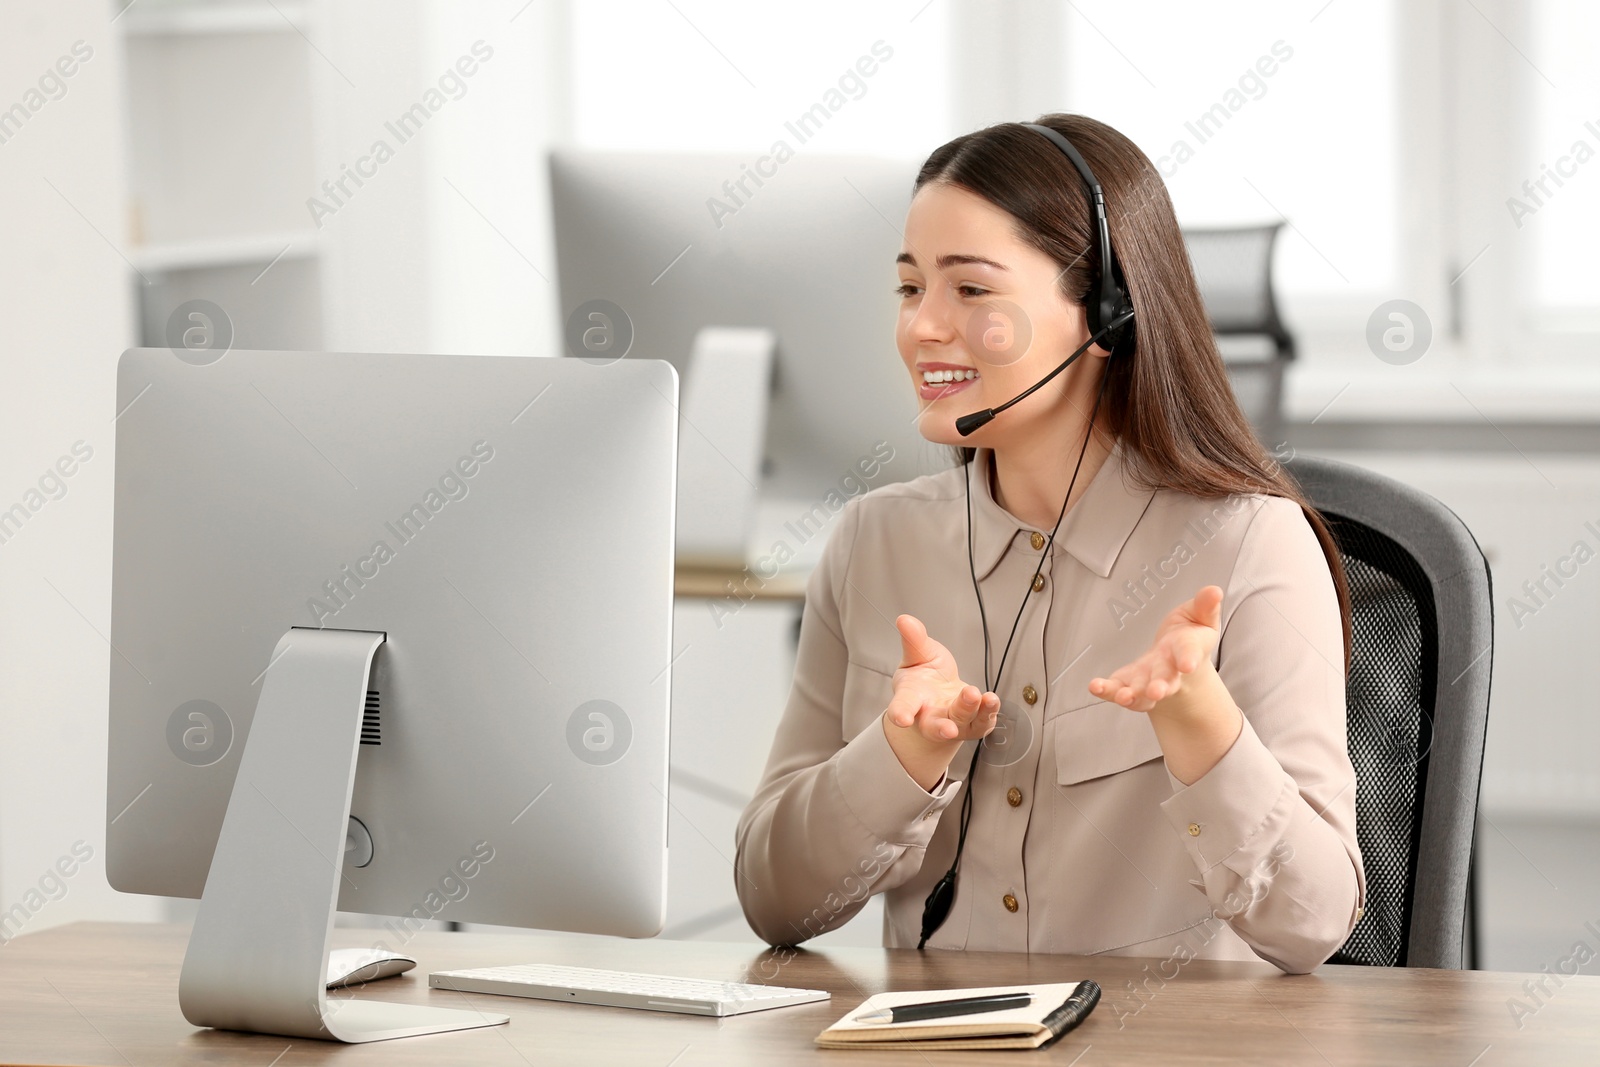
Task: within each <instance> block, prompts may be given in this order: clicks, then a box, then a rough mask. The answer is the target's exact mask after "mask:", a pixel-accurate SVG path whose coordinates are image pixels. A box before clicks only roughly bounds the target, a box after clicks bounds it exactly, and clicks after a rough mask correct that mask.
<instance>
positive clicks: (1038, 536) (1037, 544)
mask: <svg viewBox="0 0 1600 1067" xmlns="http://www.w3.org/2000/svg"><path fill="white" fill-rule="evenodd" d="M1028 543H1029V544H1030V545H1032V546H1033V550H1034V551H1035V552H1037V551H1038V550H1039V549H1041V548H1043V547H1044V534H1042V533H1040V532H1039V531H1038V530H1035V531H1033V534H1032V535H1031V536H1030V537H1029V538H1028ZM1012 910H1013V911H1015V910H1016V909H1015V908H1013V909H1012Z"/></svg>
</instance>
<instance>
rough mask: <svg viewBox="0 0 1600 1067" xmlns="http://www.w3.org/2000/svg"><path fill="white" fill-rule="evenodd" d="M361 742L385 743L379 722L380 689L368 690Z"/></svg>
mask: <svg viewBox="0 0 1600 1067" xmlns="http://www.w3.org/2000/svg"><path fill="white" fill-rule="evenodd" d="M361 743H362V744H363V745H381V744H383V732H382V730H381V729H380V727H379V723H378V691H377V690H376V689H368V690H367V706H366V708H365V709H364V710H363V711H362V712H361Z"/></svg>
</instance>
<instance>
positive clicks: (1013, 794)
mask: <svg viewBox="0 0 1600 1067" xmlns="http://www.w3.org/2000/svg"><path fill="white" fill-rule="evenodd" d="M1006 803H1007V804H1010V805H1011V806H1012V807H1013V808H1015V807H1018V806H1020V805H1021V804H1022V790H1020V789H1018V788H1017V787H1016V786H1012V787H1011V788H1010V789H1007V790H1006Z"/></svg>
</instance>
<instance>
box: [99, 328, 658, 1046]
mask: <svg viewBox="0 0 1600 1067" xmlns="http://www.w3.org/2000/svg"><path fill="white" fill-rule="evenodd" d="M677 387H678V379H677V374H676V372H675V371H674V370H673V368H672V367H671V366H670V364H668V363H665V362H662V361H658V360H648V359H629V360H624V361H621V362H618V363H614V364H608V363H605V362H604V361H584V360H576V359H551V358H516V357H485V356H438V355H393V354H384V355H380V354H359V353H336V352H262V351H232V352H227V353H226V354H221V355H219V354H218V353H215V352H206V351H201V352H190V351H187V350H183V349H181V348H179V349H176V350H169V349H133V350H130V351H128V352H126V353H124V354H123V356H122V358H121V361H120V364H119V366H118V379H117V416H116V427H117V433H116V460H115V465H116V491H115V492H116V496H115V512H114V527H115V532H114V548H113V564H112V605H111V616H112V618H111V634H110V642H111V649H112V650H111V652H110V660H111V676H110V760H109V770H108V776H107V791H108V794H107V810H106V819H107V859H106V865H107V874H108V877H109V880H110V882H111V884H112V886H114V887H115V888H117V889H119V890H121V891H124V892H130V893H148V894H160V895H168V896H178V897H201V904H200V911H199V916H198V919H197V921H196V925H195V929H194V933H193V934H192V936H191V941H190V949H189V954H188V956H187V957H186V960H185V967H184V978H183V982H182V985H181V988H180V999H181V1000H182V1001H183V1007H184V1012H185V1015H186V1017H188V1018H189V1020H190V1021H191V1022H194V1023H196V1024H197V1025H210V1026H220V1027H227V1028H232V1029H247V1030H259V1031H262V1032H269V1033H282V1034H290V1035H299V1036H307V1037H325V1038H326V1037H334V1038H340V1039H343V1040H371V1039H376V1038H381V1037H392V1036H400V1035H403V1034H408V1033H420V1032H431V1031H435V1030H439V1029H451V1028H457V1027H458V1026H468V1025H485V1023H486V1022H488V1021H504V1018H505V1017H504V1016H494V1017H489V1016H485V1015H483V1014H482V1013H477V1012H454V1013H452V1012H448V1011H444V1010H443V1009H429V1008H416V1007H413V1006H411V1005H382V1004H380V1005H376V1007H369V1006H368V1005H369V1004H370V1002H355V1001H351V1002H341V1004H340V1006H339V1008H338V1010H337V1011H334V1010H332V1008H330V1006H329V1005H328V1004H327V1002H326V1001H325V1000H324V998H323V995H322V984H323V970H322V968H323V967H324V966H325V964H326V955H327V948H328V937H329V933H330V931H331V928H332V918H333V906H334V903H335V899H336V901H337V906H338V908H340V909H343V910H347V911H355V912H364V913H376V914H381V915H389V916H395V917H397V918H396V921H395V922H394V923H392V924H390V928H389V929H388V930H387V931H382V932H380V936H381V937H382V938H383V939H384V940H385V941H386V942H387V943H388V944H389V945H390V946H392V947H394V948H396V949H398V948H400V947H402V946H403V943H404V939H405V937H406V936H407V932H408V931H411V932H414V931H415V930H416V929H417V928H419V927H420V925H421V921H422V920H423V919H442V920H459V921H469V922H481V923H495V924H506V925H514V926H526V927H540V928H551V929H562V930H574V931H587V932H593V933H609V934H620V935H627V936H651V935H654V934H655V933H657V932H659V930H660V928H661V925H662V922H663V919H664V907H665V879H666V869H667V868H666V834H667V813H668V798H667V781H668V778H667V760H668V752H667V747H668V709H669V694H670V690H671V678H672V670H671V663H672V598H673V511H674V496H675V472H676V467H675V455H676V444H677V430H678V420H677V410H676V409H677ZM219 837H220V841H219ZM346 848H349V849H350V851H348V852H346V851H345V849H346ZM390 1009H392V1010H390ZM451 1015H455V1016H461V1017H462V1018H454V1019H452V1018H449V1016H451ZM420 1016H427V1017H425V1018H421V1017H420Z"/></svg>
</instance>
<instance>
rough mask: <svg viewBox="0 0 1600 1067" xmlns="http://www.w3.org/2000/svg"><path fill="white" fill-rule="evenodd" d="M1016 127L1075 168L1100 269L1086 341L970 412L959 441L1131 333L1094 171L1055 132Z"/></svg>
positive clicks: (1129, 308)
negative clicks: (1001, 398)
mask: <svg viewBox="0 0 1600 1067" xmlns="http://www.w3.org/2000/svg"><path fill="white" fill-rule="evenodd" d="M1018 125H1020V126H1022V127H1024V128H1025V129H1029V130H1035V131H1037V132H1039V133H1042V134H1044V135H1045V136H1046V137H1048V138H1050V140H1051V141H1052V142H1054V144H1055V146H1056V147H1057V148H1059V149H1061V151H1063V152H1065V153H1066V155H1067V158H1068V159H1070V160H1071V161H1072V165H1073V166H1074V167H1076V168H1078V173H1079V174H1080V175H1082V176H1083V184H1084V185H1085V186H1086V187H1087V191H1088V194H1089V210H1090V213H1091V214H1092V215H1093V216H1094V223H1095V231H1096V233H1097V234H1098V244H1099V246H1100V269H1099V271H1098V272H1097V273H1096V275H1095V279H1094V282H1093V283H1092V284H1091V285H1090V286H1089V296H1088V299H1087V300H1085V301H1084V306H1083V311H1084V317H1085V319H1086V320H1087V321H1088V325H1089V339H1088V340H1087V341H1085V342H1084V343H1083V344H1082V345H1080V346H1079V347H1078V350H1077V351H1076V352H1074V353H1072V355H1070V356H1068V357H1067V358H1066V360H1065V361H1064V362H1063V363H1062V364H1061V365H1060V366H1059V367H1057V368H1056V369H1055V370H1053V371H1051V372H1050V373H1049V374H1046V375H1045V376H1044V377H1043V378H1040V379H1039V380H1038V381H1037V382H1034V383H1033V384H1032V385H1030V386H1029V387H1028V388H1026V389H1024V390H1023V391H1022V392H1020V393H1018V394H1017V395H1016V396H1014V397H1012V398H1011V399H1010V400H1007V401H1006V402H1005V403H1004V404H1001V405H1000V406H999V407H996V408H985V409H984V410H982V411H974V412H973V413H972V414H970V415H963V416H961V417H960V418H959V419H957V420H956V430H957V432H959V433H960V434H961V436H962V437H966V436H967V435H968V434H970V433H972V431H974V430H976V429H978V428H979V427H980V426H984V425H986V424H987V423H988V422H989V420H990V419H992V418H994V417H995V416H996V415H998V414H1000V412H1002V411H1004V410H1005V409H1006V408H1008V407H1010V406H1011V405H1012V404H1015V403H1016V402H1017V401H1019V400H1022V399H1024V398H1026V397H1028V396H1030V395H1032V393H1033V392H1034V390H1036V389H1038V388H1040V387H1041V386H1043V385H1044V383H1045V382H1048V381H1049V380H1050V379H1052V378H1054V377H1055V376H1056V375H1058V374H1060V373H1061V372H1062V371H1064V370H1066V369H1067V368H1068V367H1069V366H1071V365H1072V362H1073V360H1075V359H1077V358H1078V357H1079V356H1081V355H1083V353H1084V352H1085V351H1087V350H1088V348H1089V346H1090V345H1092V344H1094V343H1095V342H1097V341H1101V347H1103V348H1105V349H1106V351H1108V352H1113V353H1114V352H1115V351H1116V350H1117V347H1118V346H1119V345H1121V344H1123V343H1124V342H1125V341H1127V340H1128V339H1129V336H1130V335H1131V334H1132V333H1133V301H1131V300H1129V299H1128V292H1127V289H1126V288H1124V284H1123V281H1122V267H1121V265H1120V264H1118V263H1117V257H1116V254H1115V253H1113V252H1112V251H1111V229H1110V227H1109V226H1107V225H1106V198H1105V194H1104V193H1103V192H1101V190H1100V182H1099V181H1098V180H1097V179H1096V178H1095V176H1094V171H1092V170H1090V169H1089V164H1088V163H1086V162H1085V161H1084V158H1083V156H1082V155H1080V154H1079V153H1078V150H1077V149H1076V148H1074V147H1072V142H1071V141H1069V140H1067V139H1066V138H1065V137H1063V136H1062V135H1061V133H1060V132H1059V131H1057V130H1053V129H1051V128H1050V127H1049V126H1044V125H1041V124H1040V123H1037V122H1023V123H1018ZM1102 338H1104V340H1103V341H1102V340H1101V339H1102Z"/></svg>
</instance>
